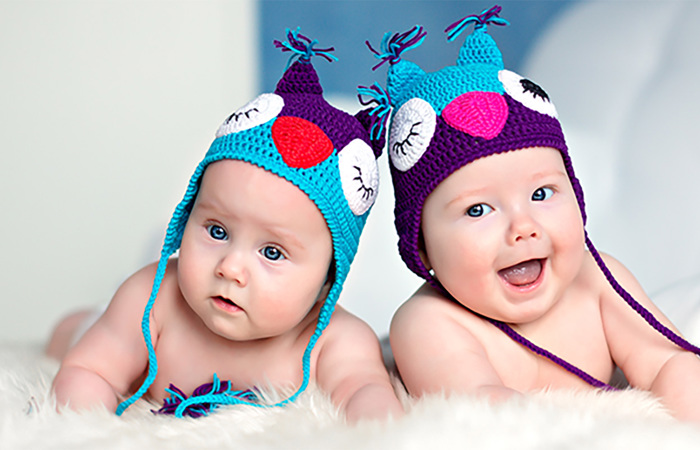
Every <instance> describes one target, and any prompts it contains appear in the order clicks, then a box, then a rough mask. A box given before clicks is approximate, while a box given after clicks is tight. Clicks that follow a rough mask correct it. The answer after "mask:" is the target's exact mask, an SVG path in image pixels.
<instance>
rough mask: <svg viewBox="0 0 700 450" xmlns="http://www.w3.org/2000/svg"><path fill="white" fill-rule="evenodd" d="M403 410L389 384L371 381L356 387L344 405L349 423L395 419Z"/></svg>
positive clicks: (401, 414)
mask: <svg viewBox="0 0 700 450" xmlns="http://www.w3.org/2000/svg"><path fill="white" fill-rule="evenodd" d="M403 414H404V411H403V408H402V407H401V404H400V403H399V401H398V399H397V398H396V394H395V393H394V390H393V389H392V387H391V385H387V384H386V383H372V384H367V385H365V386H363V387H362V388H360V389H358V390H357V391H356V392H355V394H353V395H352V397H350V399H348V402H347V404H346V405H345V417H346V419H347V421H348V422H349V423H356V422H358V421H359V420H367V419H369V420H382V421H383V420H386V419H388V418H390V417H391V418H394V419H397V418H399V417H401V416H403Z"/></svg>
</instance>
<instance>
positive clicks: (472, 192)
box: [446, 187, 486, 208]
mask: <svg viewBox="0 0 700 450" xmlns="http://www.w3.org/2000/svg"><path fill="white" fill-rule="evenodd" d="M484 192H486V188H485V187H482V188H475V189H466V190H463V191H460V193H459V194H458V195H457V196H455V197H454V198H453V199H452V200H450V201H449V202H447V205H446V208H450V207H452V206H453V205H454V204H455V203H461V202H462V201H464V199H465V198H470V197H477V196H479V195H482V194H483V193H484Z"/></svg>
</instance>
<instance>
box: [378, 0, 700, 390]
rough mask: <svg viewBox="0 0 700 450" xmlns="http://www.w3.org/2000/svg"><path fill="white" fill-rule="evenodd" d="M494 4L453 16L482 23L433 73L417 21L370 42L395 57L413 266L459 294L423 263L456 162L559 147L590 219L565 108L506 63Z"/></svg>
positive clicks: (395, 172)
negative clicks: (563, 120) (428, 212)
mask: <svg viewBox="0 0 700 450" xmlns="http://www.w3.org/2000/svg"><path fill="white" fill-rule="evenodd" d="M500 11H501V8H500V7H499V6H494V7H493V8H491V9H488V10H485V11H483V12H482V13H481V14H479V15H472V16H467V17H464V18H463V19H461V20H459V21H457V22H455V23H454V24H452V25H450V26H449V27H448V28H447V29H446V30H445V31H447V32H448V37H449V40H450V41H451V40H454V39H455V38H457V37H458V36H459V35H460V34H461V33H462V32H463V31H464V30H465V29H466V28H467V27H468V26H470V25H472V24H473V25H474V30H473V32H472V33H471V34H470V35H469V36H467V37H466V39H465V42H464V44H463V45H462V47H461V48H460V51H459V56H458V58H457V62H456V64H455V65H453V66H447V67H444V68H442V69H440V70H438V71H436V72H433V73H426V72H425V71H424V70H423V69H421V68H420V67H419V66H418V65H417V64H415V63H413V62H410V61H405V60H404V59H402V54H403V53H404V52H405V51H406V50H409V49H412V48H415V47H417V46H418V45H420V44H421V43H422V42H423V40H424V39H425V35H426V33H425V31H424V30H423V29H422V27H419V26H416V27H414V28H413V29H411V30H409V31H407V32H404V33H397V34H394V35H393V36H392V35H390V33H387V34H385V35H384V38H383V40H382V42H381V45H380V49H379V50H375V49H374V48H372V46H371V45H370V44H369V43H368V46H369V47H370V50H371V51H372V52H374V53H375V56H376V57H377V58H378V59H380V60H381V62H380V63H379V64H378V65H377V66H375V68H376V67H378V66H380V65H382V64H384V63H386V62H388V63H389V64H390V67H389V70H388V74H387V91H388V94H389V97H390V98H391V106H392V108H393V112H392V117H391V121H390V126H389V144H388V149H387V151H388V153H389V156H390V169H391V176H392V181H393V184H394V195H395V205H394V219H395V220H394V223H395V226H396V231H397V233H398V236H399V243H398V247H399V253H400V254H401V258H402V259H403V261H404V263H405V264H406V265H407V266H408V268H409V269H410V270H411V271H413V272H414V273H416V274H417V275H418V276H420V277H422V278H424V279H425V280H427V281H428V282H429V283H430V284H431V285H432V286H433V287H435V288H436V289H438V290H439V291H440V292H442V293H444V294H445V295H446V296H448V297H451V296H450V294H449V293H448V292H447V291H446V290H445V289H444V288H443V287H442V285H441V284H440V282H439V281H438V280H437V279H436V278H435V277H434V276H433V275H432V274H431V273H430V271H429V270H428V269H427V268H426V267H425V265H424V264H423V262H422V260H421V258H420V255H419V249H420V246H419V238H420V227H421V215H422V211H423V205H424V203H425V200H426V198H427V197H428V195H429V194H430V193H431V192H432V191H433V190H434V189H435V188H436V187H437V186H438V185H439V184H440V183H441V182H442V181H443V180H445V179H446V178H447V177H448V176H449V175H451V174H452V173H453V172H454V171H456V170H457V169H459V168H460V167H463V166H465V165H467V164H469V163H471V162H473V161H475V160H477V159H479V158H483V157H486V156H489V155H494V154H499V153H504V152H508V151H514V150H518V149H523V148H528V147H540V146H541V147H552V148H554V149H557V150H559V152H560V153H561V156H562V159H563V161H564V166H565V168H566V172H567V175H568V177H569V180H570V181H571V184H572V187H573V190H574V193H575V195H576V199H577V201H578V205H579V209H580V212H581V216H582V218H583V223H584V224H585V222H586V212H585V202H584V197H583V190H582V188H581V184H580V183H579V181H578V179H577V178H576V175H575V174H574V170H573V166H572V163H571V158H570V157H569V152H568V149H567V146H566V141H565V139H564V134H563V132H562V128H561V125H560V124H559V121H558V119H557V112H556V109H555V107H554V105H553V103H552V102H551V101H550V98H549V96H548V95H547V93H546V92H545V91H544V89H542V88H541V87H540V86H539V85H537V84H536V83H534V82H533V81H531V80H528V79H527V78H524V77H522V76H520V75H518V74H516V73H514V72H512V71H509V70H506V69H504V65H503V60H502V56H501V52H500V50H499V49H498V46H497V45H496V43H495V42H494V40H493V39H492V38H491V36H490V35H489V34H488V33H487V28H488V25H507V24H508V22H507V21H505V20H504V19H502V18H500V17H499V16H498V14H499V13H500ZM586 243H587V246H588V249H589V251H590V252H591V254H592V255H593V257H594V259H595V260H596V263H597V264H598V266H599V267H600V269H601V271H602V272H603V273H604V275H605V276H606V278H607V280H608V282H609V283H610V284H611V286H612V287H613V288H614V289H615V290H616V292H617V293H618V294H619V295H620V297H621V298H622V299H623V300H625V302H627V303H628V304H629V305H630V306H631V307H632V308H633V309H634V310H635V311H637V312H638V313H639V314H640V315H641V316H642V317H643V318H644V319H645V320H646V321H647V322H648V323H649V324H650V325H651V326H652V327H654V328H655V329H656V330H657V331H659V333H661V334H662V335H664V336H665V337H667V338H668V339H669V340H671V341H672V342H674V343H676V344H677V345H679V346H680V347H682V348H684V349H686V350H689V351H693V352H695V353H699V352H700V349H698V348H697V347H695V346H693V345H692V344H690V343H688V342H687V341H685V340H684V339H683V338H681V337H680V336H678V335H676V334H675V333H674V332H672V331H671V330H670V329H668V328H667V327H665V326H664V325H663V324H661V323H660V322H659V321H658V320H657V319H656V318H655V317H654V316H653V315H652V314H651V313H650V312H649V311H647V310H646V309H644V308H643V307H642V306H641V305H640V304H639V303H638V302H637V301H636V300H635V299H634V298H632V296H631V295H630V294H629V293H627V292H626V291H625V290H624V289H623V288H622V287H621V286H620V285H619V284H618V283H617V281H616V280H615V278H614V277H613V276H612V274H611V273H610V271H609V270H608V268H607V267H606V266H605V263H604V262H603V260H602V258H601V257H600V255H599V254H598V252H597V250H596V249H595V247H594V246H593V243H592V242H591V241H590V239H588V236H587V235H586ZM488 320H490V321H491V322H492V323H493V324H494V325H495V326H497V327H498V328H499V329H501V330H502V331H503V332H504V333H506V334H507V335H508V336H509V337H511V338H512V339H513V340H515V341H516V342H518V343H520V344H521V345H524V346H525V347H527V348H528V349H530V350H531V351H533V352H535V353H537V354H539V355H541V356H543V357H545V358H548V359H550V360H551V361H553V362H555V363H556V364H558V365H560V366H562V367H563V368H564V369H566V370H568V371H570V372H572V373H574V374H575V375H577V376H579V377H580V378H582V379H583V380H584V381H586V382H588V383H589V384H591V385H593V386H596V387H603V388H610V386H608V385H607V384H605V383H603V382H601V381H599V380H596V379H595V378H593V377H591V376H590V375H588V374H587V373H585V372H583V371H582V370H580V369H578V368H577V367H575V366H572V365H571V364H569V363H567V362H566V361H564V360H562V359H561V358H559V357H557V356H556V355H554V354H552V353H550V352H548V351H547V350H545V349H542V348H540V347H538V346H536V345H535V344H533V343H531V342H530V341H528V340H527V339H525V338H524V337H522V336H520V335H519V334H517V333H516V332H515V331H514V330H513V329H512V328H511V327H509V326H508V325H507V324H504V323H501V322H498V321H496V320H492V319H488Z"/></svg>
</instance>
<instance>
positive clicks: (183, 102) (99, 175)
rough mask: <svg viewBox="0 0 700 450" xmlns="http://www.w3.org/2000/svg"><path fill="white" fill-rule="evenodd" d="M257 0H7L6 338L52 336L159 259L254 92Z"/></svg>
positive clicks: (2, 83)
mask: <svg viewBox="0 0 700 450" xmlns="http://www.w3.org/2000/svg"><path fill="white" fill-rule="evenodd" d="M255 11H256V8H255V3H254V0H245V1H243V0H241V1H176V0H168V1H165V0H163V1H124V0H122V1H116V0H115V1H105V0H101V1H89V0H84V1H60V2H59V1H55V2H48V1H46V2H38V1H31V0H29V1H24V0H22V1H6V0H2V1H0V155H1V158H2V160H1V162H0V211H2V220H0V292H2V294H1V295H2V297H1V298H0V311H1V313H0V340H3V341H6V340H36V341H41V340H43V339H44V338H45V337H46V336H47V335H48V333H49V330H50V327H51V326H52V325H53V323H54V322H55V321H56V320H57V319H58V318H59V317H60V316H61V315H62V314H64V313H66V312H67V311H69V310H71V309H72V308H76V307H82V306H85V305H95V304H99V303H102V302H106V301H108V300H109V298H110V297H111V295H112V294H113V292H114V290H115V288H116V287H117V286H118V285H119V283H120V282H121V281H122V280H123V279H124V278H125V277H126V276H128V275H129V274H130V273H131V272H133V271H134V270H135V269H137V268H138V267H140V266H142V265H144V264H145V263H146V262H148V261H151V260H155V259H156V258H157V256H158V253H159V251H160V244H161V234H162V232H163V231H164V229H165V226H166V225H167V221H168V220H169V218H170V215H171V213H172V210H173V208H174V206H175V205H176V203H177V202H178V201H179V199H180V198H181V196H182V194H183V192H184V189H185V186H186V183H187V180H188V179H189V177H190V175H191V172H192V171H193V170H194V167H195V165H196V163H197V162H198V161H199V160H200V159H201V157H202V156H203V155H204V152H205V151H206V149H207V148H208V146H209V144H210V143H211V141H212V139H213V137H214V132H215V130H216V127H218V125H219V123H220V122H221V121H222V120H223V119H224V118H225V117H226V116H227V115H228V114H229V113H230V112H231V111H233V110H234V109H235V108H237V107H238V106H240V105H242V104H244V103H245V102H246V101H248V100H249V99H250V98H252V96H254V95H255V94H256V92H257V84H256V80H257V78H258V77H257V74H256V73H255V72H256V67H257V63H256V59H255V58H256V54H257V52H256V48H257V45H258V43H257V42H256V36H257V33H256V30H255V28H254V27H255V24H256V22H257V18H256V17H255Z"/></svg>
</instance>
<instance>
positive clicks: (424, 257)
mask: <svg viewBox="0 0 700 450" xmlns="http://www.w3.org/2000/svg"><path fill="white" fill-rule="evenodd" d="M418 256H420V260H421V262H422V263H423V265H424V266H425V268H426V269H427V270H428V272H430V271H431V270H433V266H432V265H431V264H430V258H428V252H427V251H425V240H423V233H420V234H419V235H418Z"/></svg>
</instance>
